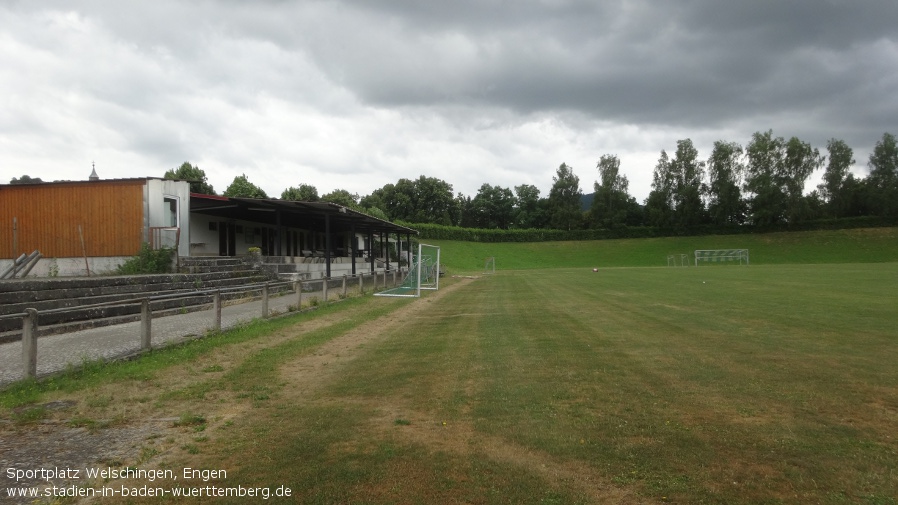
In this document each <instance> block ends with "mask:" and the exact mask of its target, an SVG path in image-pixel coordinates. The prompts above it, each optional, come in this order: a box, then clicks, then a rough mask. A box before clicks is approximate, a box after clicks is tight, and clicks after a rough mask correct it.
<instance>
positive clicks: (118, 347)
mask: <svg viewBox="0 0 898 505" xmlns="http://www.w3.org/2000/svg"><path fill="white" fill-rule="evenodd" d="M336 296H337V294H336V293H334V292H333V289H332V291H331V293H329V297H334V298H336ZM313 297H317V298H318V299H319V300H320V299H322V293H321V292H318V293H314V292H303V294H302V298H303V301H304V302H305V301H306V300H309V299H311V298H313ZM290 305H296V295H295V294H294V293H288V294H286V295H284V296H280V297H272V298H270V299H269V300H268V310H269V312H270V313H284V312H287V310H288V307H289V306H290ZM212 315H213V314H212V310H211V309H209V310H202V311H197V312H190V313H187V314H177V315H173V316H167V317H160V318H155V319H153V321H152V345H153V347H158V346H161V345H164V344H167V343H172V342H178V341H180V340H183V339H184V338H186V337H191V336H196V335H202V334H204V333H206V332H207V331H208V330H210V329H211V328H212V324H213V320H212ZM261 316H262V301H261V300H255V301H250V302H246V303H241V304H239V305H230V306H226V307H222V310H221V327H222V329H227V328H231V327H234V326H237V325H238V324H241V323H245V322H248V321H251V320H253V319H255V318H258V317H261ZM139 350H140V322H139V321H136V322H133V323H125V324H119V325H115V326H106V327H101V328H91V329H88V330H81V331H75V332H71V333H64V334H60V335H48V336H45V337H40V338H39V339H38V341H37V374H38V376H39V377H41V376H46V375H50V374H53V373H56V372H60V371H62V370H65V369H66V368H67V367H68V366H69V365H78V364H80V363H82V362H84V361H94V360H98V359H116V358H122V357H125V356H128V355H131V354H134V353H136V352H138V351H139ZM23 377H24V364H23V359H22V343H21V342H20V341H19V342H9V343H6V344H0V387H3V386H5V385H8V384H10V383H12V382H15V381H17V380H20V379H22V378H23Z"/></svg>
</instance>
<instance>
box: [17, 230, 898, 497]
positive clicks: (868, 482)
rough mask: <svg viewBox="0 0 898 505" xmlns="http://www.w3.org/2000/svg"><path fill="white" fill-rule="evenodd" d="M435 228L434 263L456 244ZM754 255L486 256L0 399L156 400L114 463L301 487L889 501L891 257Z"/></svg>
mask: <svg viewBox="0 0 898 505" xmlns="http://www.w3.org/2000/svg"><path fill="white" fill-rule="evenodd" d="M452 246H453V245H452V244H446V245H444V248H443V251H442V255H443V257H444V258H447V261H446V263H447V264H448V265H452V264H453V261H456V262H458V264H461V263H463V262H464V261H467V260H464V261H462V260H459V259H458V256H456V257H455V258H453V254H454V252H453V247H452ZM480 246H481V245H477V247H480ZM484 247H486V246H484ZM519 247H528V246H527V245H521V246H519ZM690 247H691V246H690ZM457 251H458V250H456V254H457ZM468 253H470V255H471V256H477V257H479V256H481V255H482V254H483V253H482V251H481V250H476V251H468ZM466 254H467V253H466ZM508 254H510V253H508ZM892 254H894V252H893V253H892ZM506 256H507V254H506ZM654 256H657V254H655V253H653V257H654ZM499 257H500V258H501V256H499ZM476 261H478V262H479V259H478V260H476ZM575 261H576V262H582V263H583V264H584V265H590V266H591V265H592V264H593V258H585V259H584V258H580V259H576V260H575ZM470 263H471V264H472V265H473V266H472V267H471V269H472V270H473V269H474V268H476V266H477V265H476V263H475V261H474V260H471V261H470ZM506 263H507V262H506ZM759 263H761V264H757V265H755V264H753V265H752V266H750V267H744V266H743V267H740V266H736V265H715V266H708V267H699V268H665V267H616V268H600V269H599V271H598V272H593V271H592V268H588V267H586V266H577V267H566V268H537V267H536V266H529V267H526V268H523V269H517V270H509V269H504V270H503V269H502V262H501V261H497V265H498V266H499V268H500V271H499V272H497V274H496V275H491V276H482V277H479V278H476V279H467V278H445V279H444V280H443V281H442V282H441V289H440V291H439V292H437V293H429V294H427V295H426V296H425V297H423V298H421V299H418V300H396V299H383V298H373V297H365V298H351V299H349V300H346V301H344V302H342V303H338V304H333V305H329V306H326V307H322V308H321V309H320V310H318V311H316V312H315V313H303V314H296V315H291V316H288V317H286V318H282V319H277V320H271V321H257V322H254V323H252V324H250V325H248V326H246V327H245V328H242V329H240V330H237V331H234V332H228V333H225V334H221V335H218V336H215V337H213V338H209V339H204V340H199V341H196V342H195V343H194V344H190V345H188V346H184V347H182V348H178V349H172V350H170V351H167V352H159V353H153V354H151V355H150V356H148V357H146V358H145V359H142V360H137V361H135V362H129V363H124V364H119V365H114V366H98V367H95V368H88V369H87V370H86V371H84V372H82V373H72V374H70V375H69V376H66V377H61V378H58V379H55V380H53V381H48V382H46V383H42V384H26V385H22V386H21V387H18V388H13V389H10V390H8V391H6V392H2V393H0V405H4V406H5V407H4V408H3V411H2V415H3V417H4V418H8V419H10V420H12V421H13V426H14V427H13V428H9V429H10V430H16V429H21V430H27V429H29V427H30V426H33V424H29V423H33V422H35V421H34V418H35V417H37V416H31V417H30V418H28V419H24V418H21V414H18V413H19V412H22V404H29V403H31V404H39V403H41V402H49V401H53V400H73V401H76V402H77V403H76V404H77V405H78V407H76V411H75V412H68V413H57V412H47V413H45V417H44V419H43V421H47V420H52V419H54V418H58V420H59V421H65V422H69V423H71V422H72V419H71V418H72V417H75V418H76V419H77V420H79V421H78V422H79V423H80V424H81V425H84V426H88V427H90V428H91V429H94V430H95V431H96V432H97V433H100V434H101V435H102V432H103V430H108V429H114V427H115V426H116V423H121V424H125V425H128V424H134V423H138V422H139V421H140V420H141V419H146V418H148V417H152V418H165V417H166V416H172V417H175V418H177V419H179V421H177V422H174V423H172V426H171V427H170V428H169V429H168V432H167V434H165V435H164V436H157V437H154V438H152V439H147V440H142V441H140V443H139V444H138V446H139V451H138V456H136V458H137V459H136V460H135V461H123V462H121V463H122V464H129V465H138V466H142V467H150V468H163V467H164V468H175V469H180V468H184V467H192V468H209V469H215V468H221V469H226V470H227V471H228V472H227V478H226V479H219V480H218V481H216V480H214V479H213V481H212V482H214V483H217V484H218V485H222V486H224V485H229V486H236V485H238V484H239V485H242V486H272V487H275V486H286V487H289V488H290V489H291V490H292V495H293V496H292V498H291V500H290V501H291V502H296V503H515V504H517V503H533V504H552V503H558V504H567V503H728V504H731V503H752V504H754V503H833V504H839V503H869V504H894V503H896V499H895V497H896V496H898V366H896V363H898V345H896V344H898V340H896V339H898V330H896V328H898V289H896V286H898V262H886V263H839V264H763V262H761V261H759ZM96 398H101V399H102V398H106V399H108V401H96V400H95V399H96ZM16 416H20V417H18V418H17V417H16ZM104 419H114V420H116V421H115V423H112V424H108V425H107V424H104V423H103V422H102V420H104ZM157 484H158V483H157ZM113 501H116V500H113ZM133 501H134V502H137V503H159V500H158V499H135V500H133ZM172 502H173V503H201V502H204V500H203V499H199V498H197V499H180V500H177V501H172ZM245 502H246V499H245V498H243V499H237V498H233V499H230V501H229V499H217V500H216V503H245Z"/></svg>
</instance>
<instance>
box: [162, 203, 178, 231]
mask: <svg viewBox="0 0 898 505" xmlns="http://www.w3.org/2000/svg"><path fill="white" fill-rule="evenodd" d="M163 212H165V225H166V226H173V227H176V226H178V199H177V198H174V197H165V204H164V205H163Z"/></svg>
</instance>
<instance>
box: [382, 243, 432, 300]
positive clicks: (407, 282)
mask: <svg viewBox="0 0 898 505" xmlns="http://www.w3.org/2000/svg"><path fill="white" fill-rule="evenodd" d="M426 289H430V290H437V289H440V248H439V246H435V245H429V244H420V243H419V244H418V254H417V255H416V256H413V257H412V262H411V265H410V268H409V270H408V275H406V276H405V279H403V280H402V284H400V285H399V286H398V287H395V288H392V289H385V290H383V291H380V292H378V293H375V294H374V296H400V297H406V298H416V297H419V296H421V290H426Z"/></svg>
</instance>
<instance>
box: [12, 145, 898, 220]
mask: <svg viewBox="0 0 898 505" xmlns="http://www.w3.org/2000/svg"><path fill="white" fill-rule="evenodd" d="M855 163H856V162H855V159H854V152H853V150H852V149H851V147H849V146H848V145H847V144H846V143H845V142H844V141H842V140H838V139H830V140H829V141H828V142H827V143H826V152H825V154H823V153H821V152H820V151H819V150H818V149H817V148H815V147H812V146H811V145H810V144H809V143H807V142H804V141H802V140H800V139H798V138H796V137H792V138H790V139H788V140H787V139H785V138H783V137H777V136H774V134H773V131H772V130H768V131H766V132H756V133H754V134H753V135H752V136H751V139H750V140H749V142H748V143H747V144H746V145H745V146H742V145H740V144H739V143H736V142H729V141H723V140H720V141H717V142H714V144H713V147H712V149H711V153H710V154H709V155H708V157H707V158H706V159H702V158H700V156H699V152H698V150H697V149H696V147H695V146H694V145H693V142H692V140H691V139H684V140H680V141H678V142H677V145H676V149H675V150H674V151H673V153H672V154H668V153H667V151H665V150H662V151H661V153H660V155H659V158H658V162H657V164H656V165H655V168H654V172H653V176H652V186H651V187H652V190H651V192H650V193H649V195H648V197H647V198H646V199H645V201H644V202H642V203H639V202H637V201H636V199H635V198H634V197H633V196H632V195H630V193H629V181H628V180H627V177H626V176H625V175H623V174H622V173H621V162H620V159H619V158H618V157H617V155H614V154H604V155H602V156H600V158H599V160H598V162H597V163H596V176H597V177H596V180H595V182H594V183H593V188H592V189H593V192H592V193H591V195H586V196H587V198H584V194H583V191H582V189H581V187H580V178H579V177H578V176H577V175H575V174H574V171H573V168H572V167H571V166H569V165H567V164H565V163H562V164H561V165H560V166H559V167H558V168H557V170H556V171H555V175H554V177H553V178H552V186H551V188H550V190H549V194H548V195H546V196H545V197H543V196H541V195H540V190H539V189H538V188H537V187H536V186H533V185H529V184H522V185H520V186H514V188H506V187H502V186H498V185H496V186H493V185H491V184H488V183H484V184H483V185H481V187H480V189H479V190H478V191H477V193H476V194H475V195H464V194H462V193H454V192H453V187H452V184H450V183H448V182H446V181H444V180H442V179H438V178H435V177H427V176H424V175H422V176H420V177H418V178H417V179H406V178H402V179H399V180H398V181H397V182H396V183H395V184H393V183H390V184H386V185H384V186H383V187H381V188H378V189H375V190H374V191H372V192H371V193H370V194H369V195H366V196H361V197H360V196H359V195H358V194H355V193H352V192H350V191H347V190H345V189H337V190H334V191H332V192H330V193H327V194H324V195H320V196H319V194H318V190H317V189H316V188H315V186H314V185H311V184H307V183H300V184H297V185H296V186H291V187H288V188H286V189H284V190H283V191H282V193H281V195H280V198H281V199H283V200H294V201H327V202H333V203H337V204H340V205H343V206H346V207H349V208H353V209H356V210H359V211H361V212H365V213H367V214H369V215H372V216H375V217H378V218H381V219H386V220H390V221H402V222H406V223H410V224H433V225H440V226H451V227H461V228H476V229H493V230H515V229H543V230H566V231H575V230H621V229H627V228H637V227H651V228H653V229H656V230H662V231H663V232H665V233H677V232H682V231H687V230H692V229H698V228H700V227H705V228H707V227H709V226H711V227H718V228H720V229H732V228H733V227H740V226H745V225H751V226H757V227H764V228H770V227H777V226H795V225H800V224H801V223H805V222H810V221H815V220H819V219H842V218H851V217H863V216H871V217H878V218H884V219H887V220H894V219H896V218H898V141H896V138H895V135H893V134H891V133H884V134H883V136H882V138H881V139H880V140H879V141H878V142H877V143H876V145H875V147H874V149H873V152H872V153H871V154H870V155H869V158H868V161H867V166H868V167H869V169H870V170H869V174H868V175H867V176H866V177H857V176H855V175H854V174H852V173H851V172H850V168H851V167H852V166H853V165H854V164H855ZM819 169H824V173H823V176H822V182H821V183H820V184H819V185H818V186H817V188H816V189H814V190H813V191H811V192H810V193H807V194H806V193H805V192H804V188H805V184H806V182H807V181H808V179H809V177H810V176H811V175H812V174H813V173H814V172H815V171H817V170H819ZM163 177H164V178H169V179H182V180H187V181H190V186H191V191H192V192H195V193H204V194H216V192H215V190H214V188H213V187H212V186H211V185H210V184H209V183H208V180H207V178H206V174H205V172H204V171H203V170H201V169H200V168H199V167H198V166H194V165H192V164H191V163H189V162H184V163H183V164H181V165H180V166H179V167H177V168H175V169H171V170H168V171H166V172H165V174H164V176H163ZM36 182H41V180H40V179H35V178H31V177H29V176H27V175H25V176H22V177H21V178H20V179H16V178H13V179H12V181H10V183H11V184H17V183H18V184H22V183H25V184H27V183H36ZM222 194H223V195H224V196H232V197H248V198H269V196H268V195H267V194H266V193H265V191H264V190H262V189H261V188H260V187H258V186H256V185H255V184H253V183H252V182H250V181H249V179H248V178H247V177H246V175H245V174H241V175H239V176H237V177H235V178H234V180H233V181H232V182H231V184H230V185H229V186H228V187H227V188H226V189H225V190H224V192H223V193H222ZM590 196H591V203H590V204H589V205H584V202H585V201H588V197H590Z"/></svg>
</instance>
